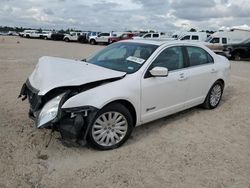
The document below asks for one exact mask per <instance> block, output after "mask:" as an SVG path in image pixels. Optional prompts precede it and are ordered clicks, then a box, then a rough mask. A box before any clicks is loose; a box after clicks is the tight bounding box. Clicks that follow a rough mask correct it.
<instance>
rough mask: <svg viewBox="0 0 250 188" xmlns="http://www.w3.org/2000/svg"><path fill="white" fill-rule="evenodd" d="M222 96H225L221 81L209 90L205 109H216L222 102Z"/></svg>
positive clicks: (204, 104) (204, 105)
mask: <svg viewBox="0 0 250 188" xmlns="http://www.w3.org/2000/svg"><path fill="white" fill-rule="evenodd" d="M222 94H223V84H222V83H221V82H220V81H217V82H215V83H214V85H213V86H212V87H211V89H210V90H209V92H208V94H207V97H206V99H205V101H204V103H203V107H205V108H207V109H214V108H216V107H217V106H218V105H219V103H220V101H221V97H222Z"/></svg>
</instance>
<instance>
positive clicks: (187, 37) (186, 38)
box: [181, 35, 190, 40]
mask: <svg viewBox="0 0 250 188" xmlns="http://www.w3.org/2000/svg"><path fill="white" fill-rule="evenodd" d="M181 40H190V35H187V36H185V37H183V38H182V39H181Z"/></svg>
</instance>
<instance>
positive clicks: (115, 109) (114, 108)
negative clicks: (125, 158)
mask: <svg viewBox="0 0 250 188" xmlns="http://www.w3.org/2000/svg"><path fill="white" fill-rule="evenodd" d="M109 112H111V113H119V114H121V115H122V116H123V117H124V118H125V119H126V122H127V124H126V125H127V130H126V133H125V135H124V137H123V138H122V139H121V140H120V141H119V142H118V143H116V144H113V145H109V146H104V145H101V144H99V143H97V141H96V140H95V138H94V137H93V134H92V133H93V131H94V128H93V126H94V124H95V122H96V121H97V120H98V118H100V117H101V116H102V115H104V114H107V113H109ZM133 128H134V126H133V118H132V116H131V114H130V112H129V111H128V109H127V108H126V107H125V106H123V105H122V104H118V103H114V104H110V105H108V106H105V107H104V108H102V109H101V110H99V111H98V112H97V114H96V116H95V118H94V120H93V122H92V124H91V126H90V128H89V131H88V135H87V140H88V143H89V144H90V145H91V146H93V147H94V148H96V149H99V150H110V149H115V148H118V147H120V146H121V145H122V144H124V142H126V141H127V139H128V138H129V137H130V135H131V133H132V131H133ZM102 129H103V128H102ZM107 131H109V130H106V132H107ZM112 131H113V130H112ZM105 134H106V133H105ZM111 134H113V133H111ZM106 139H107V137H106ZM104 140H105V139H104Z"/></svg>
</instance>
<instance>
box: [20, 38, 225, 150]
mask: <svg viewBox="0 0 250 188" xmlns="http://www.w3.org/2000/svg"><path fill="white" fill-rule="evenodd" d="M229 72H230V63H229V61H228V60H227V59H226V58H224V57H222V56H219V55H216V54H215V53H213V52H212V51H211V50H209V49H208V48H207V47H205V46H202V45H199V44H192V43H186V42H182V41H169V42H162V41H144V40H138V41H137V40H129V41H122V42H118V43H114V44H112V45H109V46H108V47H106V48H104V49H103V50H102V51H100V52H98V53H96V54H95V55H92V56H91V57H89V58H87V59H84V60H82V61H76V60H69V59H62V58H55V57H42V58H41V59H40V60H39V63H38V64H37V66H36V68H35V70H34V71H33V73H32V74H31V75H30V76H29V78H28V79H27V81H26V83H25V84H24V85H23V87H22V90H21V93H20V97H22V99H23V100H24V99H26V98H28V100H29V103H30V111H29V115H30V117H31V118H33V119H34V120H35V124H36V127H37V128H51V129H53V130H56V131H59V132H60V133H61V136H62V138H63V139H66V140H73V141H74V142H78V143H79V142H81V141H82V142H81V143H84V142H83V141H85V140H86V141H87V142H88V143H90V144H91V145H92V146H94V147H95V148H98V149H102V150H106V149H113V148H117V147H119V146H121V145H122V144H123V143H124V142H125V141H126V140H127V139H128V138H129V136H130V134H131V133H132V130H133V128H134V127H135V126H138V125H141V124H144V123H147V122H150V121H153V120H156V119H158V118H161V117H164V116H167V115H170V114H173V113H176V112H179V111H181V110H184V109H187V108H190V107H193V106H196V105H200V104H202V105H203V106H204V107H206V108H208V109H213V108H215V107H217V106H218V104H219V103H220V100H221V97H222V94H223V89H224V86H225V84H226V83H227V80H228V76H229Z"/></svg>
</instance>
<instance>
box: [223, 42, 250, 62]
mask: <svg viewBox="0 0 250 188" xmlns="http://www.w3.org/2000/svg"><path fill="white" fill-rule="evenodd" d="M223 51H224V53H226V54H227V56H228V57H229V58H231V59H234V60H238V61H239V60H242V59H244V58H250V38H249V39H247V40H245V41H243V42H241V43H237V44H228V45H224V49H223Z"/></svg>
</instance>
